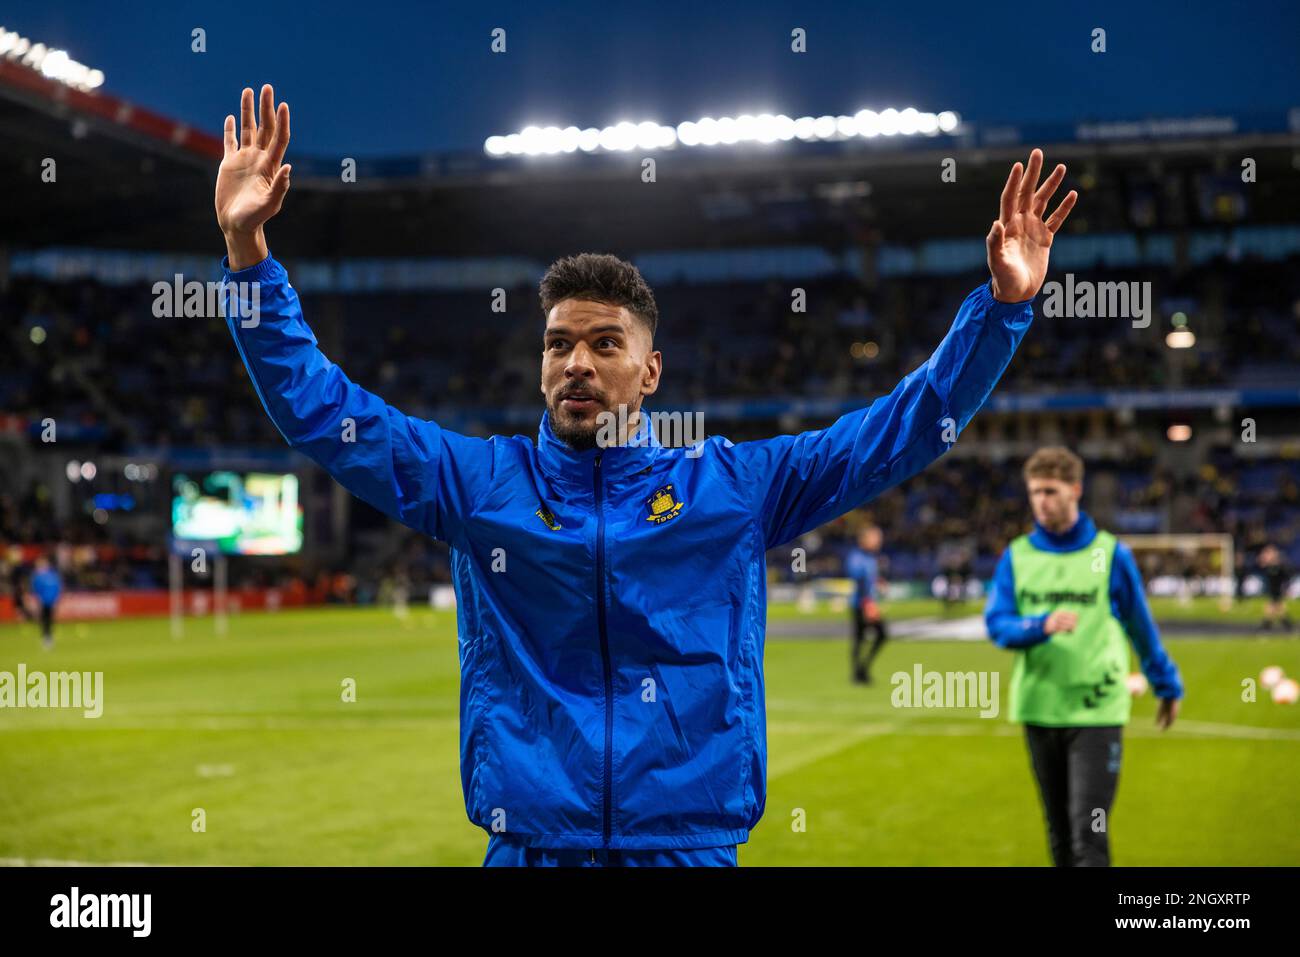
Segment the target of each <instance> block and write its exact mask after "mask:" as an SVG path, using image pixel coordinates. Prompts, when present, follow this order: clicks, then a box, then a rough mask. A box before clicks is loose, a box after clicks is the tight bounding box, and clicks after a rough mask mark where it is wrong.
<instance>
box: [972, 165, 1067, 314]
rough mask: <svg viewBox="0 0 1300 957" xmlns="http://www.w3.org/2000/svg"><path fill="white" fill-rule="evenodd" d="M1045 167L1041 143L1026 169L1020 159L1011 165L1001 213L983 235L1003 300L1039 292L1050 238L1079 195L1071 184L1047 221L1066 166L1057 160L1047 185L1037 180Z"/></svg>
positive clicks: (1019, 299) (1016, 299) (996, 293)
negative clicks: (1047, 215)
mask: <svg viewBox="0 0 1300 957" xmlns="http://www.w3.org/2000/svg"><path fill="white" fill-rule="evenodd" d="M1042 170H1043V151H1042V150H1039V149H1036V150H1034V151H1033V152H1032V153H1030V154H1029V168H1028V169H1025V168H1024V167H1022V166H1021V165H1020V164H1019V163H1017V164H1016V165H1015V166H1013V167H1011V175H1010V176H1008V177H1007V184H1006V186H1004V187H1003V188H1002V206H1001V209H1000V211H999V215H998V218H997V219H996V220H994V222H993V228H992V229H990V230H989V234H988V237H987V238H986V240H985V244H986V245H987V246H988V262H989V272H990V273H991V274H992V275H993V298H994V299H997V300H998V301H999V302H1024V301H1025V300H1027V299H1032V298H1033V297H1034V296H1035V295H1037V293H1038V290H1039V289H1040V288H1042V285H1043V280H1044V279H1045V278H1046V277H1047V257H1048V252H1049V250H1051V248H1052V239H1053V237H1054V236H1055V235H1056V231H1057V230H1058V229H1060V228H1061V225H1062V224H1063V223H1064V222H1065V218H1066V217H1067V216H1069V215H1070V210H1072V209H1074V204H1075V203H1076V202H1077V201H1078V199H1079V194H1078V193H1076V192H1075V191H1074V190H1070V193H1069V195H1067V196H1066V197H1065V199H1063V200H1061V205H1059V206H1057V207H1056V212H1054V213H1052V215H1051V217H1049V218H1048V219H1047V220H1046V221H1044V219H1043V213H1044V212H1045V211H1046V210H1047V201H1048V200H1050V199H1051V198H1052V194H1053V193H1055V192H1056V188H1057V187H1058V186H1060V185H1061V180H1063V179H1065V166H1064V165H1063V164H1061V165H1058V166H1057V167H1056V169H1054V170H1052V175H1051V176H1049V177H1047V179H1046V180H1045V181H1044V183H1043V185H1042V186H1038V176H1039V174H1040V173H1041V172H1042ZM1036 186H1038V188H1037V189H1036V190H1035V188H1034V187H1036Z"/></svg>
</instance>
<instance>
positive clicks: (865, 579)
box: [844, 523, 888, 685]
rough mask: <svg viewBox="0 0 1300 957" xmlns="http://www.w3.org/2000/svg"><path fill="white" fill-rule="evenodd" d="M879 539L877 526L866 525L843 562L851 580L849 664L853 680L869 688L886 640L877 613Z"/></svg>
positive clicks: (882, 625)
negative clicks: (851, 614) (872, 667)
mask: <svg viewBox="0 0 1300 957" xmlns="http://www.w3.org/2000/svg"><path fill="white" fill-rule="evenodd" d="M882 541H883V536H882V534H881V532H880V527H879V526H878V525H872V524H870V523H868V524H866V525H864V526H862V528H860V529H859V530H858V544H857V547H856V548H854V549H852V550H851V551H850V552H849V554H848V557H847V558H846V559H845V560H844V570H845V572H846V573H847V574H848V576H849V578H851V579H853V635H852V640H853V645H852V650H851V652H850V656H849V660H850V662H851V663H852V674H853V680H854V681H855V682H857V683H858V684H864V685H869V684H871V663H872V662H873V661H875V660H876V655H878V654H879V653H880V646H881V645H883V644H884V643H885V640H886V638H887V637H888V635H887V633H886V631H885V619H884V616H883V615H881V613H880V594H879V591H880V590H879V588H878V584H879V581H880V560H879V558H878V556H879V554H880V546H881V543H882ZM868 630H870V631H871V632H872V639H871V647H870V648H868V649H867V652H866V654H865V655H863V652H862V649H863V646H864V645H865V644H866V641H867V631H868Z"/></svg>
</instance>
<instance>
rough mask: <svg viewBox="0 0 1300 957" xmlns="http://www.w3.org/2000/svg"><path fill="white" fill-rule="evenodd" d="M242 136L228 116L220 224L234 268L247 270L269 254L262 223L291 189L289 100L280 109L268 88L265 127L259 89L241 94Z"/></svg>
mask: <svg viewBox="0 0 1300 957" xmlns="http://www.w3.org/2000/svg"><path fill="white" fill-rule="evenodd" d="M239 106H240V130H239V139H238V140H237V141H236V139H235V118H234V117H233V116H227V117H226V129H225V147H226V150H225V156H224V157H222V160H221V168H220V169H219V170H218V171H217V191H216V207H217V224H218V225H219V226H220V227H221V231H222V233H224V234H225V236H226V248H227V252H228V253H229V256H230V266H231V268H232V269H243V268H246V267H248V266H252V265H255V264H256V263H258V262H260V261H261V260H262V259H265V258H266V240H265V238H264V237H263V235H262V225H263V224H264V223H265V222H266V221H267V220H268V219H270V218H271V217H272V216H274V215H275V214H276V213H278V212H279V211H280V206H281V204H283V202H284V197H285V194H286V193H288V192H289V172H290V170H291V169H292V167H291V166H289V165H287V164H284V163H283V160H284V151H285V149H286V148H287V147H288V146H289V105H288V104H287V103H281V104H280V108H279V110H278V111H277V110H276V109H275V91H274V90H273V89H271V85H270V84H269V83H268V84H266V85H265V86H263V87H262V102H261V119H262V123H261V125H260V126H259V125H258V124H257V122H256V120H255V119H254V117H253V91H252V89H245V90H244V93H243V96H242V97H241V99H240V104H239Z"/></svg>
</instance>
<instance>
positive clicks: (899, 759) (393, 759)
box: [0, 603, 1300, 865]
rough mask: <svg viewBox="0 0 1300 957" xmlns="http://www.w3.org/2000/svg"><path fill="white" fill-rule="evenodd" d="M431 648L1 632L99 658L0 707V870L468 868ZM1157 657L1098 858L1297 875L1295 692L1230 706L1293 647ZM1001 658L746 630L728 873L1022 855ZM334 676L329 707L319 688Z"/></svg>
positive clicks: (474, 852) (960, 649)
mask: <svg viewBox="0 0 1300 957" xmlns="http://www.w3.org/2000/svg"><path fill="white" fill-rule="evenodd" d="M894 610H895V611H896V612H897V616H901V615H904V614H923V613H927V612H928V613H935V609H934V607H933V606H931V605H929V604H928V603H912V604H910V605H908V606H906V607H900V608H897V609H894ZM968 610H969V611H970V612H978V607H977V606H974V605H972V606H969V609H968ZM1199 611H1200V616H1201V617H1203V618H1215V617H1217V615H1218V613H1217V611H1216V610H1215V609H1214V608H1213V607H1212V606H1209V605H1205V606H1201V607H1200V609H1199ZM1253 616H1254V610H1253V609H1251V608H1246V609H1242V610H1240V611H1238V612H1237V613H1235V614H1234V615H1233V616H1232V617H1233V618H1235V619H1237V620H1240V621H1241V622H1243V628H1245V625H1244V623H1245V622H1247V621H1249V620H1254V618H1253ZM778 617H779V618H782V619H785V620H788V619H790V618H795V619H796V620H797V616H796V615H795V614H794V612H793V611H792V610H790V609H774V610H773V618H774V619H776V618H778ZM823 617H831V618H832V619H833V620H842V619H841V616H839V615H829V616H826V615H824V616H823ZM455 641H456V639H455V620H454V616H453V614H452V613H450V612H434V611H429V610H425V609H420V610H413V611H412V612H411V614H410V615H409V616H408V617H407V618H405V619H398V618H396V617H395V616H394V615H393V614H392V613H391V612H389V611H377V610H354V609H330V610H311V611H294V612H282V613H279V614H255V615H254V614H249V615H244V616H242V617H238V618H234V619H232V620H231V627H230V633H229V634H228V635H226V636H224V637H218V636H217V635H216V634H215V633H214V629H213V624H212V622H211V620H205V619H196V620H190V621H189V622H187V630H186V635H185V637H184V638H182V639H179V640H176V639H172V638H171V637H170V636H169V632H168V623H167V622H166V621H165V620H157V619H154V620H137V621H123V622H112V623H96V624H85V625H75V624H66V625H62V626H61V628H60V634H59V640H58V644H57V647H56V648H55V649H54V650H53V651H52V652H45V651H43V650H42V649H41V647H40V643H39V641H38V639H37V637H36V633H35V630H34V629H33V628H32V627H31V626H28V625H24V626H2V627H0V671H10V672H14V671H16V669H17V666H18V663H19V662H24V663H25V664H26V665H27V668H28V670H29V671H33V670H40V671H65V670H77V671H102V672H103V673H104V685H105V689H104V699H105V703H104V714H103V716H102V717H100V718H98V719H88V718H86V717H84V716H82V714H81V712H79V711H60V710H49V709H39V710H33V709H22V710H17V709H2V710H0V863H8V864H20V863H33V862H41V861H79V862H87V863H111V862H144V863H155V864H247V865H271V864H301V865H329V864H343V865H352V864H408V865H409V864H451V865H477V864H479V863H481V861H482V858H483V851H484V848H485V845H486V836H485V835H484V833H483V832H482V831H480V830H479V829H477V828H475V827H474V826H473V825H471V824H470V823H469V822H468V820H467V819H466V817H465V811H464V805H463V801H462V796H461V790H460V776H459V771H458V760H459V755H458V746H457V688H458V674H457V655H456V644H455ZM1166 646H1167V647H1168V648H1169V649H1170V651H1171V653H1172V654H1173V656H1174V658H1175V660H1176V661H1177V662H1178V664H1179V666H1180V667H1181V669H1182V671H1183V676H1184V680H1185V682H1186V684H1187V686H1188V697H1187V699H1186V700H1185V702H1184V708H1183V713H1182V716H1181V718H1180V721H1179V723H1178V724H1177V725H1176V726H1175V728H1174V730H1172V731H1170V732H1168V733H1164V734H1162V733H1160V732H1158V731H1157V730H1156V729H1155V727H1154V725H1153V715H1154V702H1153V700H1152V698H1151V697H1150V696H1149V695H1148V696H1146V697H1143V698H1140V699H1138V700H1137V701H1136V702H1135V705H1134V715H1133V720H1132V721H1131V723H1130V724H1129V727H1128V729H1127V731H1126V736H1125V751H1124V764H1123V770H1122V772H1121V775H1120V786H1119V797H1118V800H1117V802H1116V805H1115V807H1114V809H1113V812H1112V816H1111V821H1110V829H1111V838H1112V853H1113V859H1114V862H1115V863H1116V864H1117V865H1243V864H1244V865H1252V864H1268V865H1282V864H1286V865H1296V864H1300V829H1297V828H1296V827H1295V820H1296V819H1297V816H1298V812H1300V706H1284V705H1278V704H1274V703H1273V702H1272V701H1271V700H1270V699H1269V697H1268V695H1267V693H1265V692H1262V691H1261V692H1260V694H1259V699H1258V700H1257V701H1255V702H1245V701H1243V700H1242V681H1243V679H1247V678H1256V677H1257V676H1258V675H1259V672H1260V670H1261V669H1262V668H1263V667H1264V666H1265V665H1270V664H1277V665H1281V666H1282V667H1283V668H1284V669H1285V670H1286V672H1287V673H1288V674H1289V675H1293V676H1296V675H1300V641H1297V640H1295V639H1284V638H1258V637H1249V638H1236V639H1231V638H1188V639H1173V638H1167V639H1166ZM1011 662H1012V656H1011V655H1010V654H1008V653H1006V652H1003V651H1000V650H999V649H997V648H995V647H994V646H992V645H991V644H989V643H987V642H982V643H981V642H931V641H925V642H922V641H910V642H904V641H898V642H895V643H892V644H890V645H888V646H886V648H885V650H884V651H883V652H882V654H881V656H880V658H879V660H878V661H877V664H876V668H875V674H876V677H877V683H876V684H875V685H873V686H871V687H869V688H863V687H860V686H853V685H850V684H849V683H848V681H847V676H848V651H847V642H846V641H844V640H800V639H792V638H769V640H768V644H767V654H766V673H767V682H768V722H769V725H768V747H769V769H768V772H769V773H768V801H767V812H766V815H765V817H764V819H763V821H762V822H761V823H760V824H759V826H758V827H757V828H756V829H755V830H754V832H753V833H752V835H751V837H750V841H749V843H748V844H747V845H744V846H742V847H741V851H740V861H741V863H742V864H744V865H782V864H790V865H822V864H838V865H1045V864H1047V863H1048V862H1049V858H1048V851H1047V840H1046V834H1045V832H1044V828H1043V825H1042V821H1041V814H1040V810H1039V805H1038V799H1037V795H1036V793H1035V792H1034V789H1033V787H1034V786H1033V779H1032V777H1031V774H1030V771H1029V762H1028V756H1027V754H1026V752H1025V746H1024V740H1023V737H1022V733H1021V731H1020V728H1019V727H1018V726H1016V725H1012V724H1010V723H1009V722H1008V721H1007V720H1006V717H1005V698H1006V692H1007V684H1008V679H1009V675H1010V665H1011ZM916 663H920V664H921V665H922V666H923V668H924V669H925V670H934V671H949V670H953V671H967V670H976V671H979V670H998V671H1000V672H1001V675H1002V678H1001V693H1002V698H1003V702H1002V704H1003V709H1002V714H1001V715H1000V716H999V717H997V718H995V719H981V718H980V717H978V714H977V712H976V711H975V710H961V711H959V710H956V709H952V710H920V709H916V710H912V709H900V708H894V707H892V706H891V704H890V691H891V688H890V683H889V676H890V675H891V674H892V673H893V672H895V671H909V672H910V671H911V669H912V668H913V666H914V665H915V664H916ZM347 678H351V679H354V680H355V682H356V701H355V703H345V702H344V701H342V700H341V698H342V696H341V690H342V682H343V681H344V679H347ZM196 808H202V809H203V811H204V814H205V816H206V830H204V831H202V832H199V833H196V832H195V831H194V830H193V829H192V826H191V822H192V820H193V818H192V812H193V811H194V809H196ZM796 815H798V816H800V817H802V818H803V820H805V821H806V829H805V830H796V829H795V828H794V827H793V826H792V823H793V822H794V821H795V818H796Z"/></svg>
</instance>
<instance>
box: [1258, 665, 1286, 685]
mask: <svg viewBox="0 0 1300 957" xmlns="http://www.w3.org/2000/svg"><path fill="white" fill-rule="evenodd" d="M1285 677H1286V672H1285V671H1283V670H1282V669H1281V668H1279V667H1278V666H1277V665H1269V666H1268V667H1267V668H1265V669H1264V670H1263V671H1261V672H1260V673H1259V683H1260V684H1261V685H1262V686H1263V687H1264V690H1266V691H1272V690H1273V689H1274V688H1275V687H1277V683H1278V682H1279V681H1281V680H1282V679H1283V678H1285Z"/></svg>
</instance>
